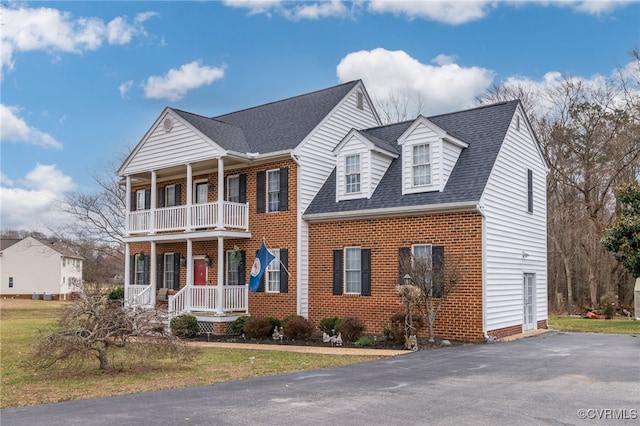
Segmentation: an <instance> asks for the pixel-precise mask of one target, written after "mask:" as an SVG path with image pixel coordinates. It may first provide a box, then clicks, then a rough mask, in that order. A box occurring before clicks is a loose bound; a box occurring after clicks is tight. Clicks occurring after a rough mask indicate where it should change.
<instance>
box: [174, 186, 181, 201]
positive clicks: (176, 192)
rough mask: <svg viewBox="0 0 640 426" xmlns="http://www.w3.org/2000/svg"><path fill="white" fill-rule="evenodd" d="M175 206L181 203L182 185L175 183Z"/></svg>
mask: <svg viewBox="0 0 640 426" xmlns="http://www.w3.org/2000/svg"><path fill="white" fill-rule="evenodd" d="M175 188H176V189H175V196H176V204H175V205H176V206H180V205H182V185H181V184H179V183H177V184H176V187H175Z"/></svg>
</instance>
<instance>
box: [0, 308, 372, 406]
mask: <svg viewBox="0 0 640 426" xmlns="http://www.w3.org/2000/svg"><path fill="white" fill-rule="evenodd" d="M63 303H65V302H58V301H33V300H17V299H2V300H0V361H1V362H0V379H1V382H0V408H6V407H17V406H25V405H33V404H43V403H54V402H60V401H66V400H73V399H85V398H96V397H104V396H112V395H124V394H131V393H136V392H144V391H150V390H159V389H170V388H177V387H186V386H195V385H204V384H211V383H218V382H224V381H229V380H239V379H245V378H249V377H256V376H265V375H272V374H279V373H289V372H296V371H303V370H310V369H316V368H325V367H334V366H340V365H346V364H352V363H359V362H366V361H373V360H376V359H382V358H384V357H385V356H384V355H380V356H351V355H350V356H348V355H317V354H307V353H295V352H274V351H263V350H251V349H248V350H245V349H242V350H236V349H220V348H202V349H199V350H198V352H197V354H196V357H195V359H194V360H193V361H191V362H188V363H184V362H183V363H178V362H176V361H175V360H173V359H162V360H159V361H154V362H149V363H146V364H145V365H140V364H136V363H133V362H132V361H131V359H135V357H131V356H127V353H126V351H125V352H122V353H118V354H115V355H114V358H113V359H112V361H113V365H115V366H116V368H115V369H114V370H113V371H110V372H107V373H105V372H101V371H99V370H97V362H96V363H95V364H94V363H92V364H91V365H85V366H81V367H80V368H76V369H73V370H66V371H59V370H49V371H42V370H37V369H35V368H33V366H32V365H30V364H29V359H30V357H31V353H32V344H33V342H34V341H35V338H36V336H37V330H38V329H43V328H45V327H47V326H48V325H49V324H51V323H53V322H54V321H55V320H56V318H57V317H58V314H59V310H60V307H61V306H62V305H63ZM129 355H130V354H129ZM250 357H253V358H254V362H253V363H250V362H249V358H250Z"/></svg>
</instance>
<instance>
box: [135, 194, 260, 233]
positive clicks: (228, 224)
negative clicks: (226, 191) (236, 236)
mask: <svg viewBox="0 0 640 426" xmlns="http://www.w3.org/2000/svg"><path fill="white" fill-rule="evenodd" d="M152 211H153V212H154V216H153V219H154V220H153V222H154V224H153V226H152V223H151V222H152V221H151V219H152V218H151V212H152ZM222 211H223V217H222V226H223V227H225V228H239V229H244V230H246V231H248V230H249V204H247V203H234V202H231V201H223V205H222ZM188 215H191V228H192V229H199V228H213V227H217V226H218V202H212V203H202V204H192V205H188V206H187V205H185V206H174V207H163V208H159V209H155V210H138V211H133V212H129V214H128V217H127V229H128V231H129V233H147V232H163V231H184V230H187V228H188V227H189V226H188V224H189V216H188Z"/></svg>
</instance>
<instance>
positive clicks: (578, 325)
mask: <svg viewBox="0 0 640 426" xmlns="http://www.w3.org/2000/svg"><path fill="white" fill-rule="evenodd" d="M549 326H550V327H551V328H552V329H554V330H561V331H580V332H585V333H615V334H640V321H633V320H631V321H630V320H628V319H626V318H625V319H623V318H615V319H610V320H598V319H587V318H580V317H575V316H574V317H569V316H558V315H549Z"/></svg>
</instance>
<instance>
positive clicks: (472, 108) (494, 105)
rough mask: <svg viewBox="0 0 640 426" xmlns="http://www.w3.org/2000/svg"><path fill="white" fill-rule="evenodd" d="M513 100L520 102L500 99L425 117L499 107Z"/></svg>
mask: <svg viewBox="0 0 640 426" xmlns="http://www.w3.org/2000/svg"><path fill="white" fill-rule="evenodd" d="M513 102H520V100H519V99H512V100H510V101H500V102H494V103H492V104H487V105H478V106H476V107H471V108H467V109H461V110H457V111H451V112H445V113H442V114H436V115H430V116H428V117H426V116H425V118H427V119H431V118H435V117H443V116H445V115H454V114H460V113H463V112H471V111H476V110H480V109H484V108H492V107H497V106H500V105H506V104H510V103H513Z"/></svg>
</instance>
